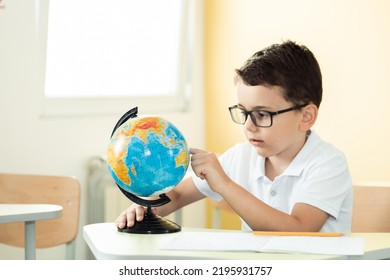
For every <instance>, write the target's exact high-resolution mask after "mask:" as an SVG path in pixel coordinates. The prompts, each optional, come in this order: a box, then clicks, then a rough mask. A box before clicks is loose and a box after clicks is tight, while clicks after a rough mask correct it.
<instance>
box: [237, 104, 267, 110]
mask: <svg viewBox="0 0 390 280" xmlns="http://www.w3.org/2000/svg"><path fill="white" fill-rule="evenodd" d="M237 106H238V107H239V108H242V109H246V108H245V106H244V105H242V104H240V103H238V104H237ZM267 109H268V110H270V109H271V108H270V107H266V106H255V107H253V108H252V109H251V110H250V111H252V110H267Z"/></svg>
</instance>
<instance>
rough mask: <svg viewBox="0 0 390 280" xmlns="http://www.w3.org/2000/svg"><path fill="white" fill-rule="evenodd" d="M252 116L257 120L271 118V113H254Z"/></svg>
mask: <svg viewBox="0 0 390 280" xmlns="http://www.w3.org/2000/svg"><path fill="white" fill-rule="evenodd" d="M252 114H253V115H254V116H255V118H256V119H265V118H269V113H268V112H265V111H253V112H252Z"/></svg>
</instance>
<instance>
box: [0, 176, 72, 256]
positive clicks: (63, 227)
mask: <svg viewBox="0 0 390 280" xmlns="http://www.w3.org/2000/svg"><path fill="white" fill-rule="evenodd" d="M0 203H21V204H23V203H26V204H27V203H28V204H34V203H37V204H56V205H61V206H62V207H63V212H62V216H61V217H60V218H57V219H50V220H42V221H37V223H36V247H37V248H48V247H53V246H57V245H63V244H66V245H67V247H66V258H67V259H72V258H73V259H74V258H75V244H74V243H75V242H74V241H75V239H76V237H77V232H78V228H79V216H80V183H79V181H78V180H77V179H75V178H74V177H69V176H45V175H26V174H4V173H0ZM0 243H3V244H7V245H11V246H16V247H24V223H9V224H0Z"/></svg>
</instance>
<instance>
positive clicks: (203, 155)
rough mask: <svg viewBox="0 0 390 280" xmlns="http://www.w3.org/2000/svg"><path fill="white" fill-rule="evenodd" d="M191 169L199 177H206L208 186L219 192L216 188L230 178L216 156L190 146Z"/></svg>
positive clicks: (220, 186) (221, 186)
mask: <svg viewBox="0 0 390 280" xmlns="http://www.w3.org/2000/svg"><path fill="white" fill-rule="evenodd" d="M190 153H191V155H192V156H191V166H192V170H193V171H194V173H195V174H196V176H198V177H199V178H201V179H203V180H204V179H206V180H207V183H208V184H209V186H210V188H211V189H212V190H213V191H215V192H217V193H220V191H219V190H218V189H220V188H223V186H224V185H225V183H227V182H228V181H229V180H230V179H229V177H228V176H227V175H226V173H225V171H224V170H223V168H222V166H221V164H220V163H219V160H218V158H217V156H216V155H215V154H214V153H209V152H207V151H203V150H200V149H195V148H190Z"/></svg>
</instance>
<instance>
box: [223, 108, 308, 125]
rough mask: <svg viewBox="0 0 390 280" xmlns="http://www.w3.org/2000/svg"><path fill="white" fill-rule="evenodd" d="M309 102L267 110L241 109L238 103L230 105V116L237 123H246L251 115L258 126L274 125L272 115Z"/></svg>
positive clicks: (291, 109)
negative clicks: (277, 109)
mask: <svg viewBox="0 0 390 280" xmlns="http://www.w3.org/2000/svg"><path fill="white" fill-rule="evenodd" d="M307 105H309V104H307V103H306V104H302V105H296V106H294V107H291V108H287V109H284V110H279V111H274V112H270V111H266V110H252V111H246V110H244V109H241V108H240V107H238V105H234V106H232V107H229V111H230V116H231V117H232V120H233V121H234V122H235V123H238V124H245V122H246V120H247V119H248V116H250V117H251V120H252V122H253V123H254V124H255V126H257V127H270V126H272V123H273V120H272V117H273V116H275V115H280V114H283V113H287V112H290V111H294V110H298V109H301V108H303V107H305V106H307Z"/></svg>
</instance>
